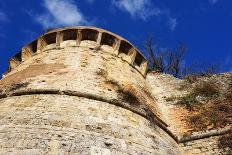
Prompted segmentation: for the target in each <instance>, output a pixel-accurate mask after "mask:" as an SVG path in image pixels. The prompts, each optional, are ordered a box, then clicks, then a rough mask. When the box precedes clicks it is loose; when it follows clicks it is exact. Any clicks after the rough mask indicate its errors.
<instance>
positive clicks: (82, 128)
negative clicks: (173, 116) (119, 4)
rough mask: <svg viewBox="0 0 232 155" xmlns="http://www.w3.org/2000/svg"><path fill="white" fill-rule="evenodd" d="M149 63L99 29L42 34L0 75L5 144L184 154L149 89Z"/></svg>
mask: <svg viewBox="0 0 232 155" xmlns="http://www.w3.org/2000/svg"><path fill="white" fill-rule="evenodd" d="M147 64H148V63H147V61H146V59H145V58H144V56H143V55H142V54H141V53H140V52H139V51H138V50H137V49H136V48H135V47H134V46H133V45H131V44H130V43H129V42H128V41H126V40H125V39H123V38H121V37H119V36H117V35H115V34H112V33H110V32H108V31H104V30H101V29H97V28H90V27H78V28H66V29H58V30H55V31H50V32H48V33H46V34H45V35H43V36H41V37H39V38H38V39H36V40H35V41H33V42H32V43H31V44H29V45H27V46H25V47H23V48H22V51H21V52H20V53H18V54H17V55H16V56H14V57H13V58H12V59H11V60H10V62H9V70H8V71H7V73H6V74H5V76H4V78H3V79H2V80H1V81H0V111H1V112H0V122H1V128H0V133H1V134H0V141H1V142H2V143H1V144H0V152H14V153H22V154H25V153H27V151H29V154H31V153H33V152H34V153H35V154H36V153H38V152H42V153H44V154H47V153H48V152H50V153H54V152H55V154H56V153H57V152H73V153H74V152H76V153H77V154H100V153H102V154H110V153H112V154H181V153H180V150H179V147H178V145H177V143H176V142H175V141H174V139H172V138H171V136H172V135H171V133H170V132H168V131H166V130H165V129H166V127H167V125H166V123H165V122H163V121H162V115H161V114H160V111H159V108H158V107H157V105H156V102H155V99H154V98H153V97H152V96H151V94H150V92H149V87H148V86H147V83H146V81H145V78H144V77H145V75H146V72H147ZM161 128H162V129H161ZM106 141H107V142H106Z"/></svg>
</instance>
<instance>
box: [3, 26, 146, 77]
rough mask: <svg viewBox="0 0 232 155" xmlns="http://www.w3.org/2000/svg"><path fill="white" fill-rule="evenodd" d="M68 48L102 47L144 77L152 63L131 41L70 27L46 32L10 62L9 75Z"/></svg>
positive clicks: (90, 28) (103, 32)
mask: <svg viewBox="0 0 232 155" xmlns="http://www.w3.org/2000/svg"><path fill="white" fill-rule="evenodd" d="M67 41H68V43H67ZM64 47H88V48H92V49H98V48H99V49H101V50H103V51H104V52H109V53H111V54H114V55H115V56H118V57H121V58H122V59H123V60H125V61H126V62H128V63H129V64H130V65H131V66H133V67H134V68H136V69H137V71H138V72H139V73H141V74H142V75H143V76H145V75H146V73H147V69H148V61H147V60H146V58H145V57H144V56H143V54H142V53H141V52H140V51H139V50H138V49H136V48H135V47H134V46H133V45H132V44H131V43H130V42H129V41H127V40H126V39H124V38H122V37H120V36H118V35H116V34H113V33H111V32H109V31H106V30H103V29H99V28H95V27H68V28H62V29H55V30H52V31H49V32H47V33H45V34H44V35H42V36H40V37H39V38H37V39H36V40H34V41H33V42H31V43H30V44H28V45H26V46H24V47H23V48H22V50H21V51H20V52H19V53H17V54H16V55H15V56H14V57H13V58H11V59H10V61H9V70H8V71H7V73H9V72H10V71H12V70H13V69H14V68H16V67H17V66H18V65H20V64H21V63H22V62H23V61H26V60H27V59H29V58H30V57H32V56H33V55H35V54H37V53H40V52H42V51H46V50H51V49H57V48H58V49H59V48H64Z"/></svg>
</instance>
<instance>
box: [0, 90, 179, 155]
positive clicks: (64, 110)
mask: <svg viewBox="0 0 232 155" xmlns="http://www.w3.org/2000/svg"><path fill="white" fill-rule="evenodd" d="M177 148H178V146H177V144H176V143H175V141H174V140H173V139H172V138H171V137H170V136H169V135H168V134H166V133H165V132H164V131H163V130H161V129H160V128H159V127H157V126H154V125H152V124H151V123H150V121H148V120H147V119H145V118H144V117H141V116H140V115H138V114H135V113H133V112H131V111H129V110H126V109H124V108H120V107H118V106H115V105H112V104H108V103H106V102H101V101H96V100H91V99H88V98H83V97H77V96H68V95H55V94H54V95H45V94H40V95H36V94H32V95H23V96H15V97H8V98H4V99H0V152H1V153H0V154H7V153H15V154H20V153H22V154H26V153H27V154H48V153H50V154H52V153H53V154H58V153H61V154H65V153H71V154H75V153H76V154H107V155H109V154H133V155H134V154H179V153H180V152H178V149H177Z"/></svg>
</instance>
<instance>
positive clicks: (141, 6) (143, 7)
mask: <svg viewBox="0 0 232 155" xmlns="http://www.w3.org/2000/svg"><path fill="white" fill-rule="evenodd" d="M112 4H113V5H114V6H116V7H117V8H119V9H120V10H123V11H126V12H128V13H129V14H130V15H131V16H132V17H133V18H137V17H139V18H141V19H143V20H146V19H147V18H148V17H150V16H153V15H155V16H158V15H160V14H161V13H162V12H161V10H160V9H159V8H151V2H150V0H112Z"/></svg>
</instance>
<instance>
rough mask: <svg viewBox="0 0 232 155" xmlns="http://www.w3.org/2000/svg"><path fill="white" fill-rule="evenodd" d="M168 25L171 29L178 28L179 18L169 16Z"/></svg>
mask: <svg viewBox="0 0 232 155" xmlns="http://www.w3.org/2000/svg"><path fill="white" fill-rule="evenodd" d="M168 25H169V28H170V30H171V31H174V30H175V29H176V26H177V19H176V18H172V17H168Z"/></svg>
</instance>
